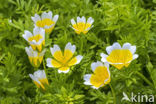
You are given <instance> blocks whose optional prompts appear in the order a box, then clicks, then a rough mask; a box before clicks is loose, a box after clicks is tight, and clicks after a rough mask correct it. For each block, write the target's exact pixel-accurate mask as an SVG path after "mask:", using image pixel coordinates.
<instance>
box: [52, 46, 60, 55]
mask: <svg viewBox="0 0 156 104" xmlns="http://www.w3.org/2000/svg"><path fill="white" fill-rule="evenodd" d="M50 51H51V54H52V55H54V53H55V52H56V51H61V49H60V47H59V46H58V45H54V47H53V48H50Z"/></svg>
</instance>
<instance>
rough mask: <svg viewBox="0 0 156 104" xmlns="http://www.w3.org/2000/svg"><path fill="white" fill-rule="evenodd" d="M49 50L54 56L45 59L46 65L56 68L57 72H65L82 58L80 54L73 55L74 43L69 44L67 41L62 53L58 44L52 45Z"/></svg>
mask: <svg viewBox="0 0 156 104" xmlns="http://www.w3.org/2000/svg"><path fill="white" fill-rule="evenodd" d="M50 50H51V54H52V55H53V57H54V58H53V59H51V58H48V59H47V66H48V67H54V68H58V72H59V73H61V72H63V73H67V72H68V71H69V69H70V67H71V66H73V65H75V64H78V63H80V61H81V60H82V58H83V56H81V55H78V56H76V57H74V52H75V50H76V47H75V45H71V43H67V45H66V46H65V49H64V53H62V51H61V49H60V47H59V46H58V45H54V47H53V48H50Z"/></svg>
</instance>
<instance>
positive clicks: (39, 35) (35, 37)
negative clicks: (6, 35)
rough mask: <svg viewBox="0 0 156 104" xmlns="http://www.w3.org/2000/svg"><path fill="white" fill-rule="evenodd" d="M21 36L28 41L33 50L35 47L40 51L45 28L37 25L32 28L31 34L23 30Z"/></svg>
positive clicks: (43, 43) (43, 41)
mask: <svg viewBox="0 0 156 104" xmlns="http://www.w3.org/2000/svg"><path fill="white" fill-rule="evenodd" d="M23 38H24V39H25V40H26V41H28V42H29V43H30V45H31V47H32V48H33V50H36V48H37V49H38V50H39V51H42V46H45V30H44V29H42V28H39V27H37V26H36V27H35V28H34V29H33V34H32V33H31V32H30V31H27V30H25V31H24V34H23Z"/></svg>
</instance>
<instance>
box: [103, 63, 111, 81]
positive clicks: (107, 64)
mask: <svg viewBox="0 0 156 104" xmlns="http://www.w3.org/2000/svg"><path fill="white" fill-rule="evenodd" d="M104 66H106V67H107V71H108V74H109V78H110V70H109V63H108V62H105V63H104Z"/></svg>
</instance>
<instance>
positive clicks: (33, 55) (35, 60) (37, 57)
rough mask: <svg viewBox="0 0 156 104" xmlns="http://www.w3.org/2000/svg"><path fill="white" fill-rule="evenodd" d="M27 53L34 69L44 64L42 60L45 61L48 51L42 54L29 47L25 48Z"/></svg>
mask: <svg viewBox="0 0 156 104" xmlns="http://www.w3.org/2000/svg"><path fill="white" fill-rule="evenodd" d="M25 51H26V53H27V55H28V57H29V61H30V63H31V64H32V65H33V66H34V67H39V66H40V64H41V63H42V60H43V56H44V54H45V51H46V50H43V51H42V52H40V53H39V52H37V51H34V50H33V49H32V47H31V46H29V47H25Z"/></svg>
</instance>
